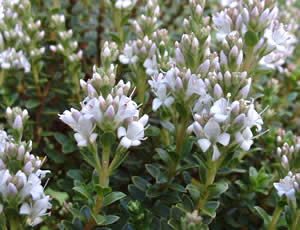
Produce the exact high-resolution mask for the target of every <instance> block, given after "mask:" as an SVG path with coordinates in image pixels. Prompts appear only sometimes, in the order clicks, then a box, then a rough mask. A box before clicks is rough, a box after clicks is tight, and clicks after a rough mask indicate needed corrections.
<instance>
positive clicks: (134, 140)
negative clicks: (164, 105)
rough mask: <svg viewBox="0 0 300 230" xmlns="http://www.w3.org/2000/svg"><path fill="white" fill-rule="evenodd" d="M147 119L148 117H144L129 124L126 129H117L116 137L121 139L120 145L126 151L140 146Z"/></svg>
mask: <svg viewBox="0 0 300 230" xmlns="http://www.w3.org/2000/svg"><path fill="white" fill-rule="evenodd" d="M148 119H149V117H148V115H144V116H143V117H141V119H140V120H138V121H132V122H130V123H129V125H128V127H127V129H125V128H124V127H123V126H121V127H119V128H118V137H119V138H122V139H121V142H120V145H122V146H123V147H124V148H126V149H128V148H130V147H131V146H138V145H140V144H141V141H142V140H143V139H144V130H145V126H146V124H147V122H148Z"/></svg>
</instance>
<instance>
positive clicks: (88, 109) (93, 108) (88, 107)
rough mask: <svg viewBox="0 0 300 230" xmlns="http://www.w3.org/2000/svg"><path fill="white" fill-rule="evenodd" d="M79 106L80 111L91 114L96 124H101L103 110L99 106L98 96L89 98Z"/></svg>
mask: <svg viewBox="0 0 300 230" xmlns="http://www.w3.org/2000/svg"><path fill="white" fill-rule="evenodd" d="M81 106H82V110H81V113H83V114H90V115H92V116H93V119H94V120H95V121H96V122H97V124H101V122H102V121H103V112H102V110H101V108H100V101H99V99H98V98H92V99H89V100H87V102H86V103H82V104H81Z"/></svg>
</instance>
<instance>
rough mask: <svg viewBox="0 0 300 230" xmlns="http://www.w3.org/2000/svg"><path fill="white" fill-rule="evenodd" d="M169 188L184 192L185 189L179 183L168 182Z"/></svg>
mask: <svg viewBox="0 0 300 230" xmlns="http://www.w3.org/2000/svg"><path fill="white" fill-rule="evenodd" d="M169 188H170V189H172V190H174V191H177V192H186V189H185V188H184V187H183V186H182V185H180V184H170V185H169Z"/></svg>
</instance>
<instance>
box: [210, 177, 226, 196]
mask: <svg viewBox="0 0 300 230" xmlns="http://www.w3.org/2000/svg"><path fill="white" fill-rule="evenodd" d="M227 189H228V184H227V183H226V182H225V181H224V182H218V183H215V184H212V185H210V186H208V191H209V199H211V198H218V197H219V196H220V195H221V194H223V193H224V192H226V191H227Z"/></svg>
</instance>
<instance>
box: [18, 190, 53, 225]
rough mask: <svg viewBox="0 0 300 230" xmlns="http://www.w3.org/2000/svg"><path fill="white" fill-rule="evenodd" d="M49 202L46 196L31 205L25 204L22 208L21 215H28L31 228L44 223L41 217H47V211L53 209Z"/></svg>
mask: <svg viewBox="0 0 300 230" xmlns="http://www.w3.org/2000/svg"><path fill="white" fill-rule="evenodd" d="M49 200H50V197H49V196H44V197H43V198H41V199H39V200H36V201H33V202H30V203H23V204H22V206H21V208H20V214H21V215H28V219H27V223H28V224H29V225H30V226H35V225H38V224H39V223H41V222H42V221H43V220H42V218H41V216H45V215H47V213H46V212H47V210H48V209H50V208H51V207H52V205H51V203H50V202H49Z"/></svg>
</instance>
